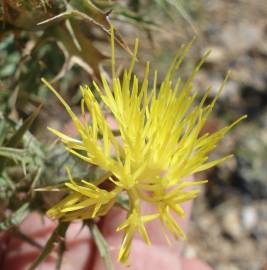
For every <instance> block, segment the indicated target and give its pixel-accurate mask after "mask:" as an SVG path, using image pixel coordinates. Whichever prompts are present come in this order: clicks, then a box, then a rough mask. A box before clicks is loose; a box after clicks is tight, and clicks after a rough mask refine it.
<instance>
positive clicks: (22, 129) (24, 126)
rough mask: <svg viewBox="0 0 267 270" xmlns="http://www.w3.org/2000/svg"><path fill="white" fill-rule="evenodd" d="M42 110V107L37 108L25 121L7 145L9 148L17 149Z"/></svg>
mask: <svg viewBox="0 0 267 270" xmlns="http://www.w3.org/2000/svg"><path fill="white" fill-rule="evenodd" d="M41 108H42V105H40V106H39V107H37V108H36V109H35V111H34V112H33V113H32V114H31V115H30V116H29V117H28V118H27V119H26V120H25V121H24V123H23V124H22V126H21V127H20V128H19V129H18V130H17V132H16V133H15V134H14V135H13V136H12V137H11V138H10V140H9V141H8V142H7V143H6V144H5V146H7V147H16V146H18V144H19V143H20V142H21V139H22V137H23V135H24V134H25V132H26V131H27V130H28V129H29V128H30V127H31V125H32V123H33V121H34V120H35V119H36V117H37V116H38V114H39V113H40V110H41Z"/></svg>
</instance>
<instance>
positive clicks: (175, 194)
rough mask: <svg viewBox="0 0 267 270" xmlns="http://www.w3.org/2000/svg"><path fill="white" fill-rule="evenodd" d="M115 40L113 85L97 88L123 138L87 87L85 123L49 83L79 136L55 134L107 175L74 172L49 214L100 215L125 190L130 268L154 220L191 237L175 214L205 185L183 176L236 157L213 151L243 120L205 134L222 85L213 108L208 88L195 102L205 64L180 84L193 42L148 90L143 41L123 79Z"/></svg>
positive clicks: (124, 251)
mask: <svg viewBox="0 0 267 270" xmlns="http://www.w3.org/2000/svg"><path fill="white" fill-rule="evenodd" d="M111 41H112V42H111V45H112V84H111V86H110V85H109V83H108V81H107V79H106V78H105V76H104V75H102V85H101V86H100V85H99V84H97V83H96V82H94V83H93V85H94V88H95V89H96V92H97V94H98V95H99V97H100V101H101V102H103V105H104V106H105V107H106V108H107V109H108V110H109V111H110V113H111V114H112V115H113V118H114V120H115V121H116V124H117V126H118V131H119V137H120V139H118V137H116V134H115V132H114V131H113V130H112V128H111V126H110V124H109V122H108V121H107V120H106V118H105V115H104V112H103V110H102V106H101V105H100V102H99V101H98V100H97V99H96V97H95V95H94V93H93V91H92V89H91V88H90V87H89V86H83V87H81V93H82V101H81V112H82V115H83V116H85V108H86V109H87V110H88V112H89V113H90V115H91V121H83V120H80V119H79V118H78V116H76V115H75V114H74V112H73V111H72V110H71V108H70V107H69V105H68V104H67V103H66V102H65V100H64V99H63V98H62V97H61V96H60V95H59V93H58V92H57V91H56V90H55V89H54V88H53V87H52V86H51V85H50V84H49V83H47V82H46V81H45V80H43V82H44V83H45V84H46V85H47V86H48V87H49V88H50V90H51V91H52V92H53V93H54V94H55V95H56V96H57V98H58V99H59V100H60V101H61V103H62V104H63V106H64V107H65V109H66V110H67V112H68V114H69V115H70V117H71V119H72V121H73V123H74V125H75V127H76V129H77V132H78V134H79V137H80V139H75V138H71V137H69V136H67V135H65V134H63V133H61V132H60V131H57V130H54V129H52V128H49V129H50V131H52V132H53V133H54V134H55V135H57V136H58V137H59V138H60V139H61V140H62V142H63V143H64V144H65V146H66V149H67V150H68V151H69V152H70V153H72V154H73V155H75V156H77V157H79V158H80V159H82V160H84V161H85V162H88V163H90V164H94V165H96V166H98V167H100V168H101V169H102V170H104V171H105V172H107V175H106V176H105V177H103V179H91V180H90V181H88V180H81V181H79V182H78V181H75V180H74V179H72V176H71V173H70V172H69V171H68V174H69V179H70V180H69V182H67V183H66V184H65V185H66V187H67V188H68V189H69V194H68V195H67V196H66V197H65V198H64V199H63V200H62V201H60V202H59V203H58V204H56V205H55V206H53V207H52V208H51V209H50V210H49V211H48V215H49V216H50V217H53V218H60V219H62V220H65V221H72V220H76V219H83V220H84V219H92V218H95V217H99V216H102V215H105V214H106V213H107V212H108V211H109V209H110V208H111V207H112V206H113V205H114V203H115V201H116V198H117V197H118V196H119V194H120V193H121V192H124V193H125V192H126V193H127V195H128V198H129V210H128V215H127V218H126V220H125V221H124V222H123V223H122V224H121V225H120V226H119V227H118V228H117V231H120V230H124V238H123V241H122V245H121V249H120V252H119V255H118V260H119V261H122V262H124V263H127V261H128V256H129V252H130V247H131V242H132V239H133V237H134V234H135V232H136V231H138V232H139V233H140V234H141V236H142V237H143V239H144V240H145V242H146V243H148V244H149V243H150V239H149V236H148V232H147V230H146V223H148V222H150V221H152V220H155V219H160V221H161V223H162V225H163V228H165V229H167V230H169V231H170V232H171V233H172V234H173V235H174V236H175V237H176V238H180V237H182V238H184V237H185V235H184V233H183V231H182V229H181V228H180V226H179V224H177V222H176V221H175V219H174V216H175V215H177V216H180V217H183V216H184V215H185V212H184V210H183V208H182V203H183V202H185V201H188V200H191V199H194V198H195V197H196V196H197V195H198V193H199V190H195V189H192V188H191V189H190V188H188V187H193V186H196V185H201V184H204V183H206V182H207V180H200V181H187V180H185V179H187V178H188V177H189V176H191V175H193V174H194V173H197V172H201V171H204V170H207V169H209V168H211V167H213V166H215V165H217V164H219V163H221V162H223V161H224V160H226V159H228V158H230V157H231V155H229V156H225V157H222V158H219V159H216V160H209V154H210V152H211V151H212V150H214V148H215V147H216V145H217V143H218V142H219V141H220V140H221V139H222V138H223V137H224V135H225V134H226V133H227V132H228V131H229V130H230V129H231V128H232V127H233V126H234V125H236V124H237V123H238V122H240V121H241V120H242V119H244V117H245V116H243V117H241V118H239V119H238V120H236V121H235V122H234V123H232V124H231V125H229V126H226V127H224V128H222V129H221V130H219V131H217V132H215V133H213V134H208V133H206V134H204V135H200V131H201V129H202V128H203V125H204V124H205V122H206V120H207V117H208V116H209V114H210V113H211V111H212V109H213V107H214V105H215V103H216V100H217V99H218V97H219V95H220V92H221V90H222V88H223V85H222V87H221V89H220V90H219V91H218V93H217V95H216V96H215V97H214V99H213V100H212V101H211V102H210V103H209V104H206V103H207V102H206V99H207V97H208V94H209V90H207V91H206V93H205V94H204V96H203V97H202V99H201V100H200V102H199V103H197V101H196V98H197V95H198V93H197V91H195V90H194V89H193V85H192V81H193V79H194V76H195V75H196V73H197V71H198V70H199V68H200V66H201V65H202V63H203V61H204V59H203V60H201V61H200V63H199V64H198V65H197V66H196V67H195V68H194V69H193V71H192V73H191V75H190V76H189V78H188V79H187V80H186V81H182V80H181V79H180V78H178V79H176V80H175V79H174V75H175V72H176V71H177V69H178V68H179V66H180V65H181V63H182V62H183V60H184V58H185V56H186V55H187V53H188V50H189V49H190V46H191V44H189V45H187V46H182V47H181V48H180V50H179V51H178V53H177V54H176V56H175V59H174V60H173V62H172V64H171V66H170V68H169V70H168V71H167V74H166V76H165V79H164V80H163V82H161V84H160V87H159V88H157V72H155V73H154V84H153V87H152V88H151V89H150V86H149V83H148V77H149V64H147V66H146V69H145V73H144V79H143V81H142V82H139V80H138V78H137V76H136V75H133V67H134V64H135V60H136V55H137V50H138V42H136V45H135V50H134V55H133V57H132V61H131V65H130V67H129V69H128V70H125V71H124V73H123V78H122V80H120V79H119V77H118V76H117V75H116V73H115V53H114V35H113V33H112V38H111ZM204 58H205V57H204ZM104 179H105V181H107V182H111V183H113V188H112V189H111V190H110V191H109V190H106V189H104V188H100V187H99V183H101V182H103V180H104ZM142 202H146V203H150V204H152V205H154V206H155V207H154V209H155V212H154V213H149V214H144V213H142V209H141V203H142Z"/></svg>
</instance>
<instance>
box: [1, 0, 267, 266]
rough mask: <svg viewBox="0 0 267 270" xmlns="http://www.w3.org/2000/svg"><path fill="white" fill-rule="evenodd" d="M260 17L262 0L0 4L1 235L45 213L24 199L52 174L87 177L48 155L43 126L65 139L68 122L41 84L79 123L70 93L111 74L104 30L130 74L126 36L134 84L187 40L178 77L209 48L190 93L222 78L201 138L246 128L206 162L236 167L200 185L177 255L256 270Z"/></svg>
mask: <svg viewBox="0 0 267 270" xmlns="http://www.w3.org/2000/svg"><path fill="white" fill-rule="evenodd" d="M266 18H267V2H266V1H264V0H254V1H249V0H224V1H220V0H187V1H186V0H128V1H126V0H121V1H120V0H118V1H108V0H102V1H100V0H99V1H85V0H79V1H71V0H70V1H64V0H55V1H50V0H40V1H38V0H25V1H18V0H17V1H16V0H2V1H0V187H1V189H0V230H10V229H12V230H13V228H14V226H16V225H17V224H19V223H20V222H21V221H22V220H23V219H24V217H25V216H26V215H27V214H28V213H29V212H30V211H32V210H33V209H35V208H37V207H38V209H40V206H41V211H42V210H43V211H44V210H45V209H47V207H48V205H50V204H51V202H52V201H53V200H54V198H53V197H52V196H48V195H46V196H43V195H42V194H36V193H35V192H33V189H34V188H35V187H39V186H45V185H51V184H55V183H62V182H63V181H65V180H66V175H65V172H64V169H62V167H63V166H62V164H65V163H68V164H72V166H73V168H74V169H75V171H74V173H75V172H76V174H77V175H76V177H84V176H86V175H87V174H93V173H97V172H95V171H94V170H93V168H92V170H89V173H86V174H85V175H82V174H81V171H88V170H84V169H83V168H84V166H85V165H84V164H81V163H79V161H77V160H76V159H75V158H73V157H71V156H69V155H68V154H67V153H65V151H64V149H62V148H61V147H60V146H58V145H57V147H55V144H54V140H55V138H54V136H53V135H51V134H50V133H49V132H48V131H47V129H46V127H47V126H52V127H54V128H58V129H62V128H65V129H68V116H67V115H66V113H64V109H63V108H62V107H61V106H60V104H59V103H58V101H57V100H56V99H55V97H54V96H53V95H52V94H51V93H49V92H48V91H47V89H46V87H45V86H44V85H43V84H42V83H41V81H40V79H41V77H45V78H46V79H48V80H49V81H50V82H52V83H53V84H54V85H55V86H56V88H57V89H59V91H60V93H61V94H62V95H63V96H64V97H66V99H67V101H68V102H69V103H70V104H71V105H72V107H73V108H74V110H75V111H77V112H79V101H80V98H81V96H80V93H79V91H78V89H79V85H81V84H85V83H87V84H89V85H91V84H92V80H96V81H97V80H98V79H99V74H100V72H101V70H106V71H107V73H108V72H109V71H110V62H109V56H110V46H109V27H110V22H112V24H114V26H115V29H116V43H117V63H118V72H120V71H121V70H122V69H123V67H124V66H125V65H127V64H129V59H130V55H131V50H132V49H133V45H134V40H135V37H138V38H139V39H140V50H139V55H140V57H139V61H138V64H137V67H136V73H137V74H139V76H140V77H142V74H143V70H144V64H145V61H147V60H149V61H150V62H151V66H152V67H153V68H154V69H158V71H159V78H160V79H162V78H163V76H164V72H165V71H166V68H167V66H168V64H169V63H170V61H171V59H172V58H173V56H174V54H175V52H176V50H177V48H178V47H179V46H180V45H181V44H182V43H185V42H188V41H191V40H192V38H193V37H196V41H195V42H194V45H193V48H192V50H191V52H190V55H189V56H188V57H187V59H186V61H185V63H184V65H183V67H182V68H181V71H180V72H181V73H182V74H183V76H184V77H186V75H187V74H189V72H190V70H191V69H192V67H193V66H194V65H195V64H196V63H197V61H199V60H200V59H201V57H202V56H203V54H204V53H205V52H206V51H207V50H209V49H211V50H212V51H211V54H210V55H209V57H208V59H207V61H206V63H205V64H204V65H203V67H202V69H201V70H200V72H199V73H198V75H197V76H196V78H195V87H196V88H197V89H199V91H200V92H202V91H204V90H205V89H206V88H207V87H208V86H212V89H213V91H211V94H210V95H211V96H210V98H212V96H214V95H215V94H216V91H217V90H218V88H219V87H220V85H221V83H222V82H223V80H224V78H225V75H226V73H227V71H228V70H231V75H230V79H229V80H228V81H227V82H226V85H225V88H224V91H223V93H222V95H221V97H220V99H219V101H218V103H217V106H216V108H215V110H214V113H213V115H212V117H211V118H210V119H209V121H208V122H207V125H206V127H205V131H210V132H212V131H215V130H217V129H219V128H220V127H222V126H225V125H226V124H229V123H231V121H233V120H235V119H237V118H238V117H239V116H241V115H243V114H247V115H248V118H247V119H246V120H245V121H243V122H242V123H241V124H239V125H238V126H237V127H235V128H234V129H233V130H232V131H231V132H230V134H228V135H227V136H226V138H225V139H224V140H223V142H222V143H221V144H220V145H219V146H218V149H217V151H216V152H215V153H214V154H213V155H214V157H216V156H218V155H223V154H226V153H233V154H234V155H235V156H234V158H232V159H230V160H228V161H227V162H224V163H223V164H221V165H219V166H217V167H216V168H215V169H212V170H210V171H208V172H207V173H206V175H201V176H199V177H208V179H209V183H208V184H207V185H206V186H205V187H204V190H203V192H202V194H201V196H200V197H199V198H198V199H197V200H196V202H195V206H194V208H193V215H192V219H193V220H192V223H191V225H190V228H189V233H188V238H189V239H188V242H187V243H186V245H185V247H184V250H183V252H184V255H185V256H187V257H190V258H192V257H199V258H201V259H202V260H204V261H206V262H208V263H209V264H210V265H211V266H212V267H213V268H214V269H215V270H238V269H242V270H266V269H267V166H266V162H267V73H266V70H267V19H266ZM40 22H42V23H41V24H40ZM40 104H42V108H40ZM74 165H75V166H74ZM197 177H198V176H197ZM29 201H30V203H29Z"/></svg>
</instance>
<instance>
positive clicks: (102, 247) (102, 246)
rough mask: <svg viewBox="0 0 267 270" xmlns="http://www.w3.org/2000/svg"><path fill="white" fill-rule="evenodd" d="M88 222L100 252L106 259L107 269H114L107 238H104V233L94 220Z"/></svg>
mask: <svg viewBox="0 0 267 270" xmlns="http://www.w3.org/2000/svg"><path fill="white" fill-rule="evenodd" d="M87 224H88V227H89V229H90V232H91V234H92V236H93V238H94V241H95V243H96V246H97V249H98V251H99V254H100V256H101V257H102V259H103V260H104V263H105V266H106V269H107V270H112V261H111V257H110V253H109V247H108V244H107V242H106V240H105V239H104V237H103V235H102V233H101V232H100V231H99V229H98V227H97V225H96V224H95V223H94V222H92V221H89V222H88V223H87Z"/></svg>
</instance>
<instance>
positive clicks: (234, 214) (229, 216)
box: [222, 208, 243, 240]
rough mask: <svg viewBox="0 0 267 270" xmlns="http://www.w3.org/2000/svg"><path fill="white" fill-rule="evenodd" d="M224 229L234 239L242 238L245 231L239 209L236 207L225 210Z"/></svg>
mask: <svg viewBox="0 0 267 270" xmlns="http://www.w3.org/2000/svg"><path fill="white" fill-rule="evenodd" d="M222 225H223V230H224V232H225V233H226V234H227V235H229V236H230V237H231V238H232V239H234V240H238V239H240V238H242V236H243V231H242V226H241V222H240V215H239V211H238V210H237V209H235V208H233V209H229V210H227V211H225V214H224V217H223V220H222Z"/></svg>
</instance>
